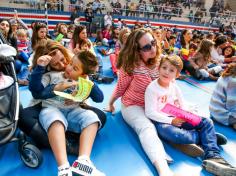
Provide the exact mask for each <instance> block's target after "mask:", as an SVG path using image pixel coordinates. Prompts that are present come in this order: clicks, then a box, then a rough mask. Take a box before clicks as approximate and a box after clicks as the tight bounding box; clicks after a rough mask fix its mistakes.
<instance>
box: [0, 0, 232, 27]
mask: <svg viewBox="0 0 236 176" xmlns="http://www.w3.org/2000/svg"><path fill="white" fill-rule="evenodd" d="M16 2H17V3H16ZM22 4H24V5H22ZM148 5H150V4H146V6H148ZM0 6H4V7H11V6H12V7H14V8H30V9H41V10H45V11H47V12H48V11H65V12H71V11H73V9H75V8H77V9H79V11H80V12H83V11H84V10H85V5H77V4H67V5H66V4H65V3H64V4H63V3H61V1H60V2H59V3H50V2H48V1H46V3H44V1H42V0H41V1H39V0H17V1H16V0H10V1H9V3H7V4H4V3H1V4H0ZM152 6H153V11H147V10H130V9H125V8H112V7H109V8H106V7H105V5H104V4H103V3H102V4H101V8H102V9H101V10H102V11H103V12H104V13H106V11H111V10H112V11H113V14H114V15H121V16H131V17H143V18H147V19H151V18H152V19H168V20H170V19H171V18H172V17H175V20H178V19H179V20H180V21H183V18H185V21H186V20H187V19H189V22H193V23H202V24H211V25H219V24H222V23H230V22H236V12H225V13H218V12H206V11H201V10H197V9H195V12H194V13H193V14H192V15H189V14H186V13H185V14H184V13H183V10H182V7H177V8H176V7H169V6H163V5H152ZM47 12H46V13H47ZM46 13H45V14H46ZM104 13H103V14H104ZM197 13H198V14H197ZM199 14H200V15H199Z"/></svg>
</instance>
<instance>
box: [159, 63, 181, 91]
mask: <svg viewBox="0 0 236 176" xmlns="http://www.w3.org/2000/svg"><path fill="white" fill-rule="evenodd" d="M177 76H178V70H177V68H176V67H175V66H174V65H172V64H171V63H170V62H169V61H165V62H164V63H162V65H160V67H159V80H158V82H159V84H160V85H161V86H163V87H168V86H169V84H170V82H171V81H172V80H174V79H175V78H176V77H177Z"/></svg>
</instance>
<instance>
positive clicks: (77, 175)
mask: <svg viewBox="0 0 236 176" xmlns="http://www.w3.org/2000/svg"><path fill="white" fill-rule="evenodd" d="M72 176H86V175H84V174H83V175H82V174H78V173H76V172H73V171H72Z"/></svg>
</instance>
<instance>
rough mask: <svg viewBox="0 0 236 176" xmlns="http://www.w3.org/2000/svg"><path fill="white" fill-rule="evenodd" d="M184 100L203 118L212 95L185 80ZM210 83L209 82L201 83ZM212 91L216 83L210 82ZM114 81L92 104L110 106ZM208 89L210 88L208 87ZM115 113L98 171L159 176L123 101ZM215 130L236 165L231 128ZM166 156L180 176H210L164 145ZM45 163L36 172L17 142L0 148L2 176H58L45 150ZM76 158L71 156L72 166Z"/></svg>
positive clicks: (99, 141) (100, 142)
mask: <svg viewBox="0 0 236 176" xmlns="http://www.w3.org/2000/svg"><path fill="white" fill-rule="evenodd" d="M103 66H104V68H105V69H104V74H105V75H108V76H112V72H111V69H110V64H109V58H108V57H105V58H103ZM177 83H178V84H179V86H180V87H181V89H182V92H183V93H184V97H185V98H186V99H187V100H188V101H189V102H191V103H194V104H197V105H198V106H199V110H200V111H201V113H202V114H203V115H204V116H208V115H209V111H208V104H209V100H210V97H211V95H210V94H209V93H207V92H206V91H203V90H202V89H200V88H199V87H196V86H194V85H192V84H189V83H188V82H185V81H178V82H177ZM201 84H204V85H206V84H209V83H201ZM210 84H211V86H212V88H213V86H214V83H212V82H211V83H210ZM114 86H115V82H113V83H112V84H110V85H103V84H101V85H100V88H101V89H102V90H103V92H104V94H105V99H104V102H103V103H98V104H96V103H92V105H94V106H96V107H98V108H101V109H103V108H104V107H106V105H107V104H108V100H109V98H110V95H111V92H112V90H113V88H114ZM206 86H207V85H206ZM20 95H21V102H22V104H23V106H24V107H26V106H27V104H28V103H29V101H30V99H31V95H30V93H29V91H28V88H27V87H21V88H20ZM115 105H116V114H115V115H114V116H112V115H111V114H110V113H107V123H106V125H105V127H104V128H103V129H102V130H101V131H100V132H99V133H98V135H97V138H96V140H95V144H94V148H93V152H92V155H91V160H92V161H93V162H94V164H95V165H96V167H97V168H99V169H100V170H101V171H103V172H104V173H106V175H107V176H156V175H158V174H157V173H156V171H155V169H154V167H153V166H152V164H151V163H150V161H149V160H148V158H147V156H146V155H145V153H144V152H143V150H142V147H141V145H140V143H139V140H138V137H137V135H136V134H135V133H134V132H133V131H132V129H131V128H130V127H129V126H127V125H126V124H125V122H124V121H123V119H122V116H121V113H120V100H118V101H117V102H116V104H115ZM215 126H216V130H217V131H218V132H221V133H223V134H224V135H226V136H227V137H228V144H227V145H225V146H223V147H222V155H223V156H224V157H225V158H226V159H227V160H228V161H230V162H231V163H232V164H233V165H236V136H235V131H233V130H232V129H230V128H227V127H223V126H221V125H219V124H216V125H215ZM164 146H165V149H166V151H167V153H168V154H169V155H170V156H171V157H172V158H173V159H174V163H173V164H171V165H170V167H171V169H172V170H173V171H175V172H176V173H178V174H180V175H181V176H209V175H210V174H208V173H207V172H206V171H204V170H202V168H201V161H200V160H198V159H196V158H191V157H188V156H186V155H185V154H183V153H181V152H179V151H177V150H175V149H173V148H172V147H171V146H169V145H168V144H166V143H164ZM42 152H43V158H44V161H43V163H42V165H41V166H40V167H39V168H37V169H30V168H27V167H26V166H25V165H24V164H23V162H22V161H21V160H20V157H19V153H18V151H17V143H9V144H6V145H3V146H1V147H0V170H1V171H0V173H1V174H0V175H1V176H8V175H11V176H19V175H24V176H32V175H34V176H49V175H50V176H53V175H54V176H55V175H57V166H56V161H55V159H54V157H53V154H52V152H51V151H50V150H49V149H44V150H42ZM75 159H76V156H69V161H70V162H71V163H72V162H73V161H74V160H75Z"/></svg>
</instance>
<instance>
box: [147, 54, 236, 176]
mask: <svg viewBox="0 0 236 176" xmlns="http://www.w3.org/2000/svg"><path fill="white" fill-rule="evenodd" d="M182 68H183V62H182V60H181V59H180V57H179V56H176V55H172V56H167V57H164V58H162V60H161V62H160V66H159V78H158V79H156V80H154V81H152V82H151V83H150V84H149V86H148V87H147V89H146V92H145V114H146V116H147V117H148V118H150V119H152V120H154V121H156V124H155V125H156V128H157V131H158V134H159V136H160V137H162V138H163V139H165V140H167V141H169V142H172V143H180V144H193V143H195V144H199V143H200V144H201V146H202V148H203V150H204V159H203V162H202V166H203V168H204V169H206V170H207V171H208V172H210V173H213V174H216V175H221V176H228V175H236V168H235V167H233V166H231V165H230V164H229V163H228V162H227V161H225V160H224V159H223V158H222V157H221V156H220V149H219V147H218V146H217V140H216V133H215V129H214V125H213V123H212V121H211V120H210V119H208V118H202V119H201V121H200V123H199V124H196V125H192V124H190V123H189V122H187V121H185V120H183V119H181V118H180V117H174V116H170V115H168V114H167V113H164V112H163V108H164V107H165V106H166V104H167V103H168V104H171V105H174V106H176V107H178V108H181V109H185V110H187V109H186V103H184V100H183V96H182V93H181V90H180V89H179V87H178V86H177V84H176V82H175V79H176V78H177V77H178V76H179V74H180V71H181V70H182ZM177 134H178V135H177ZM180 134H181V135H180Z"/></svg>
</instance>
